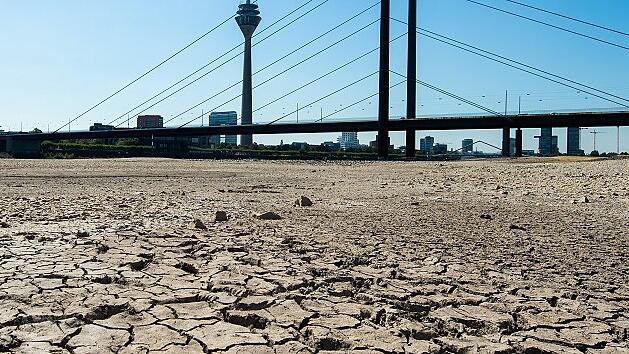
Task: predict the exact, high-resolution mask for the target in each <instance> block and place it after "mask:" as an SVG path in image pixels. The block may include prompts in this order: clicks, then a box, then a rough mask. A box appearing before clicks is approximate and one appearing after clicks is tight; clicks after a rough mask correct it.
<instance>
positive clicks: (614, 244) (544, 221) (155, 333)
mask: <svg viewBox="0 0 629 354" xmlns="http://www.w3.org/2000/svg"><path fill="white" fill-rule="evenodd" d="M535 162H536V163H530V162H529V163H516V162H512V161H470V162H456V163H444V164H440V163H430V162H422V163H378V162H361V163H343V162H337V163H316V162H250V161H240V162H233V161H216V162H214V161H178V160H158V159H153V160H148V159H132V160H77V161H45V160H41V161H23V160H0V351H11V352H23V353H37V352H43V353H47V352H54V353H68V352H70V353H108V352H117V353H146V352H169V353H195V352H227V353H311V352H319V353H325V352H328V351H341V352H356V353H359V352H360V353H601V354H602V353H627V352H629V344H628V343H629V341H628V336H629V333H628V332H629V311H628V309H629V283H628V281H629V259H628V258H629V249H628V245H629V231H628V230H629V183H627V181H628V178H629V160H624V161H584V162H552V163H538V162H539V161H537V160H536V161H535ZM300 196H307V197H309V198H310V199H311V200H312V202H313V203H314V204H313V205H312V206H310V207H306V206H295V200H297V199H298V198H299V197H300ZM217 211H225V212H226V213H227V214H228V217H229V219H228V220H227V221H220V222H216V221H215V213H216V212H217ZM265 212H275V213H277V214H278V215H279V216H281V218H282V219H281V220H262V219H259V218H258V216H259V215H260V214H262V213H265ZM195 219H199V221H201V223H202V224H204V225H202V224H201V223H199V222H196V223H195ZM203 226H205V228H206V229H203Z"/></svg>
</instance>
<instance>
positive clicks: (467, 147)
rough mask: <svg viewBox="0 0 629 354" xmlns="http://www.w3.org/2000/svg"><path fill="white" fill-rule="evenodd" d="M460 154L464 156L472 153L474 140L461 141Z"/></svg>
mask: <svg viewBox="0 0 629 354" xmlns="http://www.w3.org/2000/svg"><path fill="white" fill-rule="evenodd" d="M461 148H462V149H461V152H462V153H464V154H468V153H473V152H474V139H463V141H462V142H461Z"/></svg>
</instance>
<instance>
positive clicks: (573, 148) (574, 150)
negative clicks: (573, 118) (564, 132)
mask: <svg viewBox="0 0 629 354" xmlns="http://www.w3.org/2000/svg"><path fill="white" fill-rule="evenodd" d="M568 155H570V156H580V155H583V150H581V128H568Z"/></svg>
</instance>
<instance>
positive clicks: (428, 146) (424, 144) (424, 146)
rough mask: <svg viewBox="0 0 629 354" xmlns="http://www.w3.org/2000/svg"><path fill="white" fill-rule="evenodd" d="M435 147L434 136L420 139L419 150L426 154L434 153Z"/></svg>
mask: <svg viewBox="0 0 629 354" xmlns="http://www.w3.org/2000/svg"><path fill="white" fill-rule="evenodd" d="M434 145H435V138H433V137H432V136H426V137H425V138H421V139H419V150H420V151H422V152H424V153H429V152H432V149H433V146H434Z"/></svg>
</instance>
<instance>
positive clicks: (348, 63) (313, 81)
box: [254, 21, 406, 112]
mask: <svg viewBox="0 0 629 354" xmlns="http://www.w3.org/2000/svg"><path fill="white" fill-rule="evenodd" d="M376 22H377V21H376ZM374 23H375V22H374ZM404 36H406V33H404V34H402V35H400V36H398V37H396V38H394V39H393V40H391V43H393V42H395V41H397V40H398V39H400V38H402V37H404ZM378 49H380V47H376V48H374V49H372V50H370V51H368V52H365V53H363V54H361V55H360V56H358V57H356V58H354V59H352V60H350V61H348V62H346V63H345V64H343V65H341V66H339V67H336V68H335V69H332V70H331V71H328V72H327V73H325V74H323V75H321V76H319V77H317V78H316V79H314V80H312V81H310V82H308V83H306V84H304V85H302V86H300V87H298V88H296V89H294V90H292V91H290V92H288V93H286V94H284V95H282V96H280V97H278V98H276V99H274V100H272V101H270V102H269V103H267V104H265V105H263V106H260V107H258V108H256V109H255V110H254V112H256V111H259V110H261V109H264V108H266V107H268V106H270V105H272V104H273V103H276V102H278V101H280V100H282V99H284V98H286V97H288V96H290V95H292V94H294V93H296V92H298V91H300V90H302V89H304V88H306V87H308V86H310V85H312V84H314V83H316V82H318V81H320V80H322V79H324V78H326V77H328V76H330V75H332V74H334V73H336V72H337V71H339V70H341V69H343V68H345V67H347V66H349V65H351V64H353V63H355V62H357V61H359V60H360V59H363V58H365V57H366V56H368V55H370V54H372V53H374V52H376V51H377V50H378ZM262 84H264V83H262ZM262 84H261V85H262ZM303 108H308V107H303Z"/></svg>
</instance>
